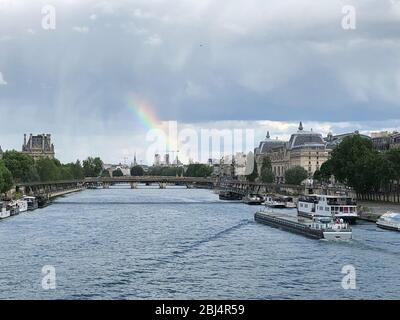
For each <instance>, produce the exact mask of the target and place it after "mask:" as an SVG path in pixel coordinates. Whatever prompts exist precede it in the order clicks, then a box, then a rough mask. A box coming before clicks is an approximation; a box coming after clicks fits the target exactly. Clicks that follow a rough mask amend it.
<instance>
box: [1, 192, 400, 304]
mask: <svg viewBox="0 0 400 320" xmlns="http://www.w3.org/2000/svg"><path fill="white" fill-rule="evenodd" d="M258 208H260V207H258ZM256 210H257V207H254V206H247V205H245V204H242V203H232V202H224V201H219V200H218V196H217V195H216V194H214V193H213V192H212V191H210V190H197V189H183V188H179V187H174V188H172V187H171V188H167V189H165V190H160V189H157V188H155V187H154V188H152V187H140V188H139V189H136V190H131V189H130V188H129V186H124V185H121V186H116V187H112V188H110V189H98V190H86V191H84V192H80V193H76V194H72V195H68V196H66V197H63V198H58V199H57V200H56V201H55V202H54V203H53V204H52V205H51V206H49V207H47V208H44V209H40V210H36V211H34V212H29V213H24V214H21V215H19V216H15V217H12V218H9V219H6V220H3V221H0V244H1V249H0V269H1V273H0V289H1V290H0V298H1V299H206V298H208V299H368V298H372V299H384V298H386V299H399V298H400V233H396V232H391V231H384V230H381V229H377V228H376V226H375V225H374V224H371V223H359V224H358V225H356V226H354V228H353V238H354V239H353V240H352V241H351V242H348V243H331V242H327V241H324V240H312V239H308V238H304V237H302V236H299V235H295V234H292V233H288V232H285V231H281V230H278V229H274V228H271V227H269V226H265V225H262V224H258V223H256V222H254V213H255V211H256ZM46 265H49V266H53V267H54V270H55V281H56V282H55V283H56V288H55V289H50V290H45V289H43V287H42V278H43V276H44V275H43V274H42V268H43V266H46ZM346 265H351V266H353V267H354V268H355V275H356V278H355V281H356V289H348V290H345V289H343V287H342V278H343V277H344V276H345V274H342V273H341V271H342V268H343V266H346Z"/></svg>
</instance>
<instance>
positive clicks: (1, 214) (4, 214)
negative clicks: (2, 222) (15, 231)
mask: <svg viewBox="0 0 400 320" xmlns="http://www.w3.org/2000/svg"><path fill="white" fill-rule="evenodd" d="M10 215H11V214H10V210H9V209H7V207H6V206H5V205H4V204H3V203H2V202H0V219H5V218H8V217H9V216H10Z"/></svg>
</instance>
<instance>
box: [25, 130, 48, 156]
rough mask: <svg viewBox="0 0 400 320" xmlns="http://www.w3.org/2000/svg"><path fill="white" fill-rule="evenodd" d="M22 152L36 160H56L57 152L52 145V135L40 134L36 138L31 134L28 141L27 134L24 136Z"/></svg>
mask: <svg viewBox="0 0 400 320" xmlns="http://www.w3.org/2000/svg"><path fill="white" fill-rule="evenodd" d="M22 152H23V153H25V154H28V155H30V156H31V157H32V158H33V159H35V160H38V159H43V158H49V159H54V157H55V152H54V145H53V144H52V143H51V135H50V134H38V135H36V136H34V135H32V134H30V135H29V139H28V141H27V139H26V134H24V144H23V145H22Z"/></svg>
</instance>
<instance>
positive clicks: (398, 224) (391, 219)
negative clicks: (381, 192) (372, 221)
mask: <svg viewBox="0 0 400 320" xmlns="http://www.w3.org/2000/svg"><path fill="white" fill-rule="evenodd" d="M376 225H377V226H378V227H379V228H382V229H387V230H393V231H400V213H395V212H387V213H385V214H383V215H382V216H381V217H380V218H379V219H378V221H377V222H376Z"/></svg>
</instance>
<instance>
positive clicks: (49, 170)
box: [36, 158, 62, 181]
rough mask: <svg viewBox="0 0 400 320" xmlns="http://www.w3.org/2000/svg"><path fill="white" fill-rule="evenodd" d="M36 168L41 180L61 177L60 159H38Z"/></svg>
mask: <svg viewBox="0 0 400 320" xmlns="http://www.w3.org/2000/svg"><path fill="white" fill-rule="evenodd" d="M36 170H37V172H38V174H39V177H40V181H57V180H62V179H61V178H62V177H61V175H62V174H61V164H59V162H58V161H56V160H52V159H49V158H43V159H39V160H37V161H36Z"/></svg>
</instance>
